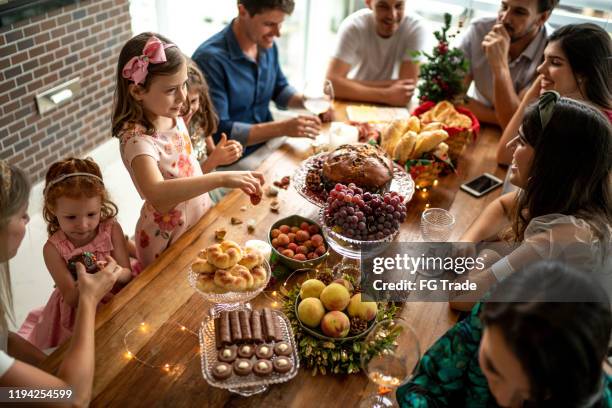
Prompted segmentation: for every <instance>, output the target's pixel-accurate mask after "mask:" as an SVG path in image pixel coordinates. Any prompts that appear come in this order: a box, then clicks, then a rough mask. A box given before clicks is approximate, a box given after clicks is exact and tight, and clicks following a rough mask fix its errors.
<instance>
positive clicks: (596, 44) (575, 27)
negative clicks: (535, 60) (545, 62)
mask: <svg viewBox="0 0 612 408" xmlns="http://www.w3.org/2000/svg"><path fill="white" fill-rule="evenodd" d="M556 41H558V42H559V45H560V46H561V49H562V50H563V53H564V54H565V56H566V57H567V60H568V62H569V64H570V66H571V68H572V73H573V74H574V79H576V81H578V79H581V80H582V81H584V83H585V85H584V91H585V93H586V95H583V97H584V99H586V100H588V101H589V102H591V103H593V104H595V105H597V106H600V107H602V108H605V109H612V60H610V57H611V56H612V40H611V39H610V35H609V34H608V33H607V32H606V30H604V29H603V28H601V27H599V26H598V25H595V24H592V23H584V24H569V25H566V26H563V27H560V28H559V29H557V30H556V31H554V32H553V33H552V34H551V36H550V37H549V38H548V42H549V43H552V42H556Z"/></svg>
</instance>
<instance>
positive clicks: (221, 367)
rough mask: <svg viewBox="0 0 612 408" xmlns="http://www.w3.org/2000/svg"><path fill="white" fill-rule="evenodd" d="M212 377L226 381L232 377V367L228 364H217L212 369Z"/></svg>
mask: <svg viewBox="0 0 612 408" xmlns="http://www.w3.org/2000/svg"><path fill="white" fill-rule="evenodd" d="M212 375H213V377H215V378H216V379H217V380H225V379H227V378H230V377H231V375H232V366H231V365H229V364H227V363H217V364H215V365H214V367H213V369H212Z"/></svg>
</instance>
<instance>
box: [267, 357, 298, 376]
mask: <svg viewBox="0 0 612 408" xmlns="http://www.w3.org/2000/svg"><path fill="white" fill-rule="evenodd" d="M272 365H273V366H274V371H276V372H277V373H286V372H287V371H289V370H291V368H292V367H293V362H292V361H291V359H290V358H288V357H285V356H281V357H277V358H276V359H274V361H273V362H272Z"/></svg>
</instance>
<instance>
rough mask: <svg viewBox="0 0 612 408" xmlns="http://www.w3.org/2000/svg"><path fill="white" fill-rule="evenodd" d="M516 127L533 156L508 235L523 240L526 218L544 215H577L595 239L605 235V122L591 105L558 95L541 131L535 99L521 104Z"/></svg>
mask: <svg viewBox="0 0 612 408" xmlns="http://www.w3.org/2000/svg"><path fill="white" fill-rule="evenodd" d="M522 132H523V136H524V139H525V141H526V142H527V144H529V145H530V146H531V147H533V149H534V155H533V160H532V162H531V170H530V172H529V179H528V181H527V185H526V186H525V187H524V189H523V190H522V191H521V192H519V193H518V196H517V202H516V205H515V208H514V214H513V217H512V218H513V222H512V232H513V235H514V240H515V241H517V242H521V241H523V238H524V232H525V229H526V228H527V224H529V221H530V220H531V219H533V218H535V217H538V216H542V215H547V214H565V215H574V216H580V217H581V218H583V219H585V221H587V222H589V224H591V226H592V227H593V229H594V231H596V232H597V234H598V235H600V236H599V238H603V237H605V236H606V235H605V234H609V231H608V229H607V228H605V225H612V191H611V190H612V187H611V185H610V184H611V182H610V180H611V176H612V127H611V125H610V121H609V120H608V119H607V118H606V117H605V116H604V115H603V114H602V113H601V112H599V111H598V110H597V109H595V108H593V107H591V106H588V105H586V104H584V103H582V102H577V101H575V100H572V99H569V98H561V99H559V101H558V102H557V103H556V104H555V106H554V111H553V113H552V116H551V118H550V121H549V122H548V124H547V126H546V128H545V129H544V130H542V125H541V122H540V111H539V109H538V104H537V103H535V104H533V105H532V106H530V107H529V108H527V111H526V112H525V117H524V119H523V124H522ZM525 212H526V214H525ZM602 225H603V226H604V227H603V228H602ZM608 238H609V237H608ZM604 242H606V241H604ZM607 242H609V241H607Z"/></svg>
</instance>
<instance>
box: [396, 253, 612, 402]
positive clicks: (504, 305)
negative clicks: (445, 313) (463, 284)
mask: <svg viewBox="0 0 612 408" xmlns="http://www.w3.org/2000/svg"><path fill="white" fill-rule="evenodd" d="M611 330H612V313H611V311H610V301H609V298H608V296H607V294H606V293H605V291H604V290H603V289H602V288H601V285H600V284H598V283H597V282H596V281H595V280H594V279H593V278H592V276H590V275H588V274H585V273H583V272H578V271H576V270H574V269H570V268H569V267H566V266H564V265H562V264H559V263H555V262H550V261H548V262H540V263H537V264H534V265H532V266H530V267H528V268H526V269H524V270H522V271H519V272H517V273H515V274H513V275H511V276H510V277H509V278H507V279H505V280H504V281H502V282H501V283H500V284H498V286H497V287H496V288H495V289H494V290H493V292H492V293H491V294H490V297H489V299H487V300H486V301H485V302H484V303H479V304H477V305H476V306H475V307H474V309H473V310H472V312H471V313H470V315H469V316H467V317H466V318H465V319H464V320H462V321H461V322H459V323H457V324H456V325H455V326H454V327H453V328H451V329H450V330H449V331H448V332H447V333H446V334H445V335H444V336H442V337H441V338H440V339H439V340H438V341H437V342H436V343H435V344H434V345H433V346H432V347H431V348H430V349H429V350H428V351H427V353H426V354H425V355H424V356H423V358H422V359H421V362H420V364H419V367H418V369H417V371H416V373H415V376H414V377H413V379H412V380H411V381H410V382H409V383H408V384H406V385H404V386H402V387H400V388H399V389H398V391H397V400H398V402H399V404H400V406H401V407H411V408H412V407H414V408H423V407H427V408H431V407H452V408H456V407H469V408H477V407H498V406H504V407H555V408H561V407H568V408H569V407H571V408H578V407H585V408H586V407H592V408H595V407H612V377H610V376H608V375H607V374H605V372H604V370H603V366H604V362H605V359H606V355H607V351H608V343H609V340H610V333H611Z"/></svg>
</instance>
